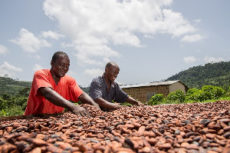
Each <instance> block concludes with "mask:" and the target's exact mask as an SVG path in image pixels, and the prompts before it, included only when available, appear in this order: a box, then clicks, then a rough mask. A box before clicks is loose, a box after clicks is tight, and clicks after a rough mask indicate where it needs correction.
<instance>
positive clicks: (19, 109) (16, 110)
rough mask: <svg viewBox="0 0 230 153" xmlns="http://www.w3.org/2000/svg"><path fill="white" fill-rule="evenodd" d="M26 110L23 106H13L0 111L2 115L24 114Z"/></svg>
mask: <svg viewBox="0 0 230 153" xmlns="http://www.w3.org/2000/svg"><path fill="white" fill-rule="evenodd" d="M23 114H24V111H23V110H22V107H21V106H12V107H10V108H5V109H2V110H1V111H0V116H17V115H23Z"/></svg>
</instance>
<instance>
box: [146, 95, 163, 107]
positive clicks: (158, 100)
mask: <svg viewBox="0 0 230 153" xmlns="http://www.w3.org/2000/svg"><path fill="white" fill-rule="evenodd" d="M163 101H164V95H163V94H155V95H154V96H152V97H151V98H150V100H149V102H148V104H149V105H157V104H160V103H162V102H163Z"/></svg>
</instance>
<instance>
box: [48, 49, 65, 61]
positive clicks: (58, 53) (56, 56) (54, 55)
mask: <svg viewBox="0 0 230 153" xmlns="http://www.w3.org/2000/svg"><path fill="white" fill-rule="evenodd" d="M61 55H64V56H67V57H68V58H69V56H68V55H67V54H66V53H65V52H63V51H57V52H55V53H54V54H53V57H52V59H51V63H55V62H56V60H57V59H58V57H60V56H61Z"/></svg>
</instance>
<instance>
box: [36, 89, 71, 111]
mask: <svg viewBox="0 0 230 153" xmlns="http://www.w3.org/2000/svg"><path fill="white" fill-rule="evenodd" d="M39 92H40V93H41V95H42V96H44V97H45V98H46V99H47V100H49V101H50V102H51V103H53V104H54V105H57V106H61V107H65V108H68V109H70V110H72V107H73V105H74V104H73V103H71V102H69V101H68V100H66V99H65V98H63V97H62V96H61V95H59V94H58V93H57V92H56V91H54V90H53V89H51V88H47V87H45V88H41V89H39Z"/></svg>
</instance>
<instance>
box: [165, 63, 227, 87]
mask: <svg viewBox="0 0 230 153" xmlns="http://www.w3.org/2000/svg"><path fill="white" fill-rule="evenodd" d="M166 80H167V81H168V80H181V81H182V82H183V83H185V84H186V85H187V86H188V87H189V88H200V87H202V86H203V85H215V86H221V87H223V88H225V89H227V88H229V86H230V62H219V63H208V64H205V65H204V66H195V67H192V68H189V69H187V70H185V71H181V72H179V73H178V74H175V75H173V76H171V77H169V78H168V79H166Z"/></svg>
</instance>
